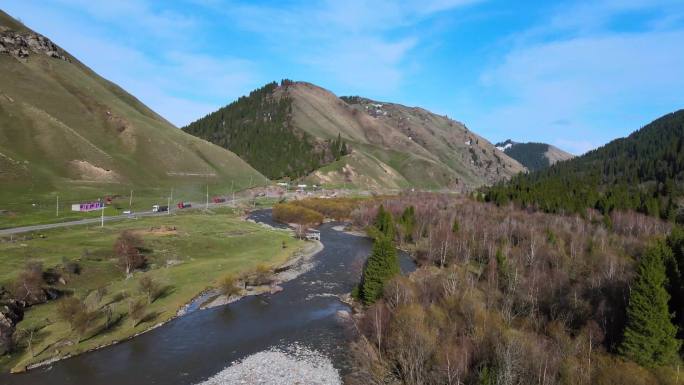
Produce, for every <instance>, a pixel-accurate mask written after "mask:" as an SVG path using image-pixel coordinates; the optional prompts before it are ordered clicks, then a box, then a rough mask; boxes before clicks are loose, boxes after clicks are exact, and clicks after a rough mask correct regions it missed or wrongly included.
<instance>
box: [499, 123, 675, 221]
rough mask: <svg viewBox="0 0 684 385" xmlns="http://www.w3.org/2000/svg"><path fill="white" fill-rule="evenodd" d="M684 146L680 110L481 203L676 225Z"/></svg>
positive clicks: (509, 186)
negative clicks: (626, 215)
mask: <svg viewBox="0 0 684 385" xmlns="http://www.w3.org/2000/svg"><path fill="white" fill-rule="evenodd" d="M683 144H684V110H679V111H677V112H674V113H671V114H667V115H665V116H663V117H661V118H659V119H657V120H655V121H653V122H652V123H650V124H648V125H646V126H645V127H643V128H642V129H640V130H638V131H636V132H634V133H632V134H631V135H629V136H628V137H626V138H621V139H616V140H614V141H612V142H610V143H608V144H606V145H605V146H603V147H600V148H598V149H596V150H593V151H590V152H588V153H586V154H585V155H583V156H580V157H577V158H574V159H571V160H568V161H565V162H560V163H558V164H556V165H554V166H552V167H550V168H548V169H545V170H541V171H538V172H534V173H531V174H528V175H520V176H517V177H515V178H513V179H512V180H511V181H510V182H509V183H502V184H499V185H497V186H495V187H493V188H491V189H489V190H488V191H487V193H486V198H487V199H488V200H491V201H494V202H497V203H505V202H508V201H514V202H518V203H520V204H522V205H525V206H537V207H539V208H541V209H543V210H545V211H549V212H582V211H583V210H584V209H586V208H596V209H598V210H600V211H601V212H603V213H606V212H610V211H611V210H614V209H636V210H638V211H641V212H643V213H647V214H650V215H654V216H661V217H663V218H669V219H675V218H676V217H677V216H678V215H679V216H681V214H680V213H679V211H680V207H681V206H682V196H683V195H684V191H683V190H682V185H681V182H682V180H683V179H684V150H683V148H682V147H683ZM680 219H682V218H680Z"/></svg>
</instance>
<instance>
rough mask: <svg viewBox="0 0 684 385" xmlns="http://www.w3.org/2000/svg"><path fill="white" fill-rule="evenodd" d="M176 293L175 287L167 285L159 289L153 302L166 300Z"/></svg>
mask: <svg viewBox="0 0 684 385" xmlns="http://www.w3.org/2000/svg"><path fill="white" fill-rule="evenodd" d="M175 291H176V287H175V286H173V285H166V286H162V287H160V288H159V290H158V291H157V293H156V295H155V296H154V299H153V300H152V302H154V301H157V300H159V299H162V298H166V297H168V296H169V295H171V294H173V293H174V292H175Z"/></svg>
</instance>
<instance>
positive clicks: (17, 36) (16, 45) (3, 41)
mask: <svg viewBox="0 0 684 385" xmlns="http://www.w3.org/2000/svg"><path fill="white" fill-rule="evenodd" d="M0 54H5V55H11V56H14V57H16V58H18V59H23V58H27V57H29V56H30V55H32V54H40V55H47V56H49V57H52V58H55V59H60V60H64V61H70V60H69V58H68V57H67V56H66V54H65V52H64V50H62V49H61V48H59V47H58V46H57V45H56V44H55V43H53V42H52V41H51V40H50V39H48V38H46V37H45V36H42V35H39V34H37V33H19V32H15V31H12V30H7V29H5V30H0Z"/></svg>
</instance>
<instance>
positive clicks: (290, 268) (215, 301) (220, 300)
mask: <svg viewBox="0 0 684 385" xmlns="http://www.w3.org/2000/svg"><path fill="white" fill-rule="evenodd" d="M323 249H324V246H323V243H321V242H319V241H308V242H307V243H306V244H305V246H304V249H303V250H302V251H300V252H298V253H296V254H295V255H294V256H293V257H292V258H290V259H289V260H288V261H286V262H285V263H283V264H282V265H280V266H278V267H276V268H275V269H274V273H273V274H271V275H270V276H269V277H268V280H269V281H270V282H271V284H270V285H259V286H250V285H246V284H244V281H243V282H238V286H242V287H244V289H243V291H242V293H240V294H239V295H233V296H230V297H227V296H225V295H223V294H221V293H220V291H219V290H218V289H210V290H208V291H206V292H204V293H201V294H200V295H198V296H197V297H196V298H194V299H193V301H191V302H190V303H188V304H187V305H186V306H185V307H184V308H183V309H181V311H182V313H181V312H180V311H179V315H184V314H187V313H188V311H192V309H193V308H197V309H200V310H203V309H211V308H214V307H217V306H224V305H228V304H231V303H233V302H237V301H239V300H241V299H243V298H245V297H249V296H254V295H261V294H266V293H270V294H275V293H278V292H280V291H282V287H281V286H280V285H281V284H283V283H285V282H288V281H291V280H293V279H295V278H297V277H299V276H300V275H302V274H304V273H306V272H307V271H309V270H311V269H312V268H313V267H314V264H313V261H312V258H313V256H314V255H316V254H318V253H319V252H321V251H322V250H323Z"/></svg>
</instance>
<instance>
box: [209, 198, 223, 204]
mask: <svg viewBox="0 0 684 385" xmlns="http://www.w3.org/2000/svg"><path fill="white" fill-rule="evenodd" d="M211 201H212V202H214V203H224V202H225V201H226V198H221V197H213V198H211Z"/></svg>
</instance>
